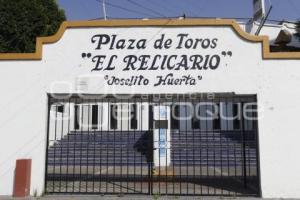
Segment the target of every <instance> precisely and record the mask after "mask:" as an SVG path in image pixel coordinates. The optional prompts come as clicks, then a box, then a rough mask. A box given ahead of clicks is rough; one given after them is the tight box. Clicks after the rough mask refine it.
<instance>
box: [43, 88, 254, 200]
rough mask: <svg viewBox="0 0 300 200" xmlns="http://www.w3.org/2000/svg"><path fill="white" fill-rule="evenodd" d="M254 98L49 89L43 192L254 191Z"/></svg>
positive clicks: (250, 193) (230, 193)
mask: <svg viewBox="0 0 300 200" xmlns="http://www.w3.org/2000/svg"><path fill="white" fill-rule="evenodd" d="M256 102H257V101H256V96H255V95H235V94H189V95H188V94H185V95H134V96H127V95H118V96H112V95H106V96H91V95H90V96H88V95H85V96H75V95H72V96H69V97H63V96H57V95H56V96H55V97H53V95H49V110H48V113H49V117H48V136H47V137H48V143H47V156H46V174H45V192H46V194H59V193H62V194H67V193H72V194H74V193H78V194H79V193H82V194H150V195H151V194H152V195H153V194H158V195H205V196H209V195H217V196H260V176H259V152H258V129H257V105H256ZM161 110H164V117H165V118H161V117H162V114H161V113H162V112H161ZM163 132H164V134H162V133H163Z"/></svg>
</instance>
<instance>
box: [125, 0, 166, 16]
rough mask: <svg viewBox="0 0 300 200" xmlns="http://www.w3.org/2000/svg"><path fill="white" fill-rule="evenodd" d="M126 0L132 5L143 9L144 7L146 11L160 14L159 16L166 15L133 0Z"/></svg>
mask: <svg viewBox="0 0 300 200" xmlns="http://www.w3.org/2000/svg"><path fill="white" fill-rule="evenodd" d="M127 1H128V2H129V3H131V4H133V5H136V6H138V7H140V8H143V9H145V10H148V11H150V12H152V13H154V14H156V15H159V16H161V17H166V16H165V15H164V14H162V13H160V12H158V11H155V10H153V9H151V8H147V7H145V6H143V5H141V4H139V3H137V2H135V1H133V0H127Z"/></svg>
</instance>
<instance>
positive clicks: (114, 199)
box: [0, 195, 260, 200]
mask: <svg viewBox="0 0 300 200" xmlns="http://www.w3.org/2000/svg"><path fill="white" fill-rule="evenodd" d="M15 199H16V200H18V199H20V200H98V199H101V200H152V199H154V200H156V199H157V200H173V199H176V200H177V199H178V200H194V199H195V200H196V199H198V200H215V199H220V200H223V199H225V200H226V199H228V200H234V199H241V200H259V199H260V198H248V197H186V196H185V197H184V196H183V197H178V196H155V195H154V196H132V195H126V196H121V197H120V196H116V195H105V196H96V195H95V196H86V195H85V196H80V195H76V196H71V195H64V196H53V195H51V196H45V197H36V198H35V197H29V198H12V197H8V196H6V197H5V196H0V200H15Z"/></svg>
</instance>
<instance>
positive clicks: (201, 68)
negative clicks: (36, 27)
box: [0, 19, 300, 197]
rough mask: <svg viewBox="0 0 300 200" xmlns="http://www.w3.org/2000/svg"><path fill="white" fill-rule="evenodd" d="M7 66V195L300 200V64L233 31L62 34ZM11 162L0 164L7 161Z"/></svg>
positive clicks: (90, 26)
mask: <svg viewBox="0 0 300 200" xmlns="http://www.w3.org/2000/svg"><path fill="white" fill-rule="evenodd" d="M36 49H37V50H36V52H35V53H30V54H1V55H0V59H1V61H0V72H1V73H0V74H1V75H0V76H1V83H2V84H1V86H0V88H1V91H2V93H3V97H2V98H1V100H0V102H1V105H3V107H2V109H3V113H5V115H4V114H3V115H1V118H0V121H1V124H2V126H0V130H1V132H3V133H6V136H5V139H3V140H1V142H0V143H1V152H7V156H5V155H4V154H3V156H1V158H0V159H1V160H0V161H1V163H8V164H7V166H5V167H4V170H3V171H4V172H5V173H3V174H2V178H1V180H0V186H1V187H0V194H10V193H11V190H12V184H13V171H14V169H13V168H14V162H15V160H16V159H18V158H29V159H32V177H31V193H32V194H33V193H35V192H37V193H38V194H42V193H45V194H49V195H52V194H95V195H98V194H104V195H105V194H144V195H154V194H160V195H176V196H181V195H192V196H207V195H208V196H210V195H213V196H263V197H299V196H300V193H299V191H300V188H299V186H300V176H299V175H298V174H297V169H299V167H300V163H299V161H298V160H297V159H294V158H297V155H298V153H297V152H299V150H300V147H299V146H298V145H297V144H298V142H297V139H298V138H299V136H298V134H297V131H298V127H297V124H298V123H297V120H298V119H297V116H298V113H299V112H300V107H299V106H298V104H299V101H300V92H299V91H298V89H297V85H299V83H300V75H299V74H300V73H299V72H300V70H299V67H297V66H298V65H299V61H298V58H299V57H300V54H299V53H278V52H277V53H272V52H270V50H269V40H268V38H267V37H265V36H252V35H249V34H247V33H245V32H244V31H243V30H242V29H241V28H240V26H239V25H238V24H237V23H236V22H234V21H231V20H214V19H213V20H200V19H193V20H192V19H185V20H177V19H176V20H175V19H174V20H173V19H169V20H120V21H114V20H111V21H105V22H104V21H90V22H65V23H63V24H62V26H61V28H60V29H59V31H58V33H57V34H56V35H54V36H51V37H46V38H38V39H37V47H36ZM1 154H2V153H1Z"/></svg>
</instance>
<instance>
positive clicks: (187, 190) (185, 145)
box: [183, 95, 189, 195]
mask: <svg viewBox="0 0 300 200" xmlns="http://www.w3.org/2000/svg"><path fill="white" fill-rule="evenodd" d="M183 98H184V104H185V116H186V120H185V143H184V147H185V159H186V161H185V168H186V174H185V183H186V195H187V194H189V169H188V168H189V158H188V146H187V144H188V136H187V135H188V111H187V109H188V102H187V99H186V95H184V96H183Z"/></svg>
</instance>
